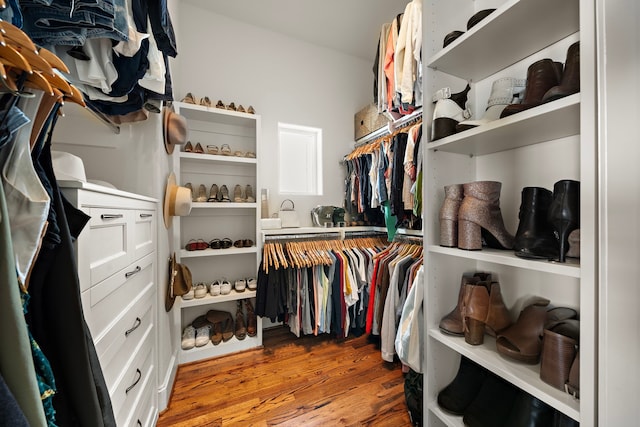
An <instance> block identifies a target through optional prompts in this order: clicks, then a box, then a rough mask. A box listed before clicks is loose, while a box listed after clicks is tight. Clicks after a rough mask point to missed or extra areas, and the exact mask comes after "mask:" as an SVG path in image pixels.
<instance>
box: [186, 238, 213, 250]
mask: <svg viewBox="0 0 640 427" xmlns="http://www.w3.org/2000/svg"><path fill="white" fill-rule="evenodd" d="M208 247H209V244H208V243H207V242H205V241H204V240H202V239H197V240H196V239H191V240H189V242H187V244H186V246H185V249H186V250H188V251H202V250H204V249H207V248H208Z"/></svg>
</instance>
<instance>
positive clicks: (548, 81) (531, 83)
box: [500, 58, 562, 117]
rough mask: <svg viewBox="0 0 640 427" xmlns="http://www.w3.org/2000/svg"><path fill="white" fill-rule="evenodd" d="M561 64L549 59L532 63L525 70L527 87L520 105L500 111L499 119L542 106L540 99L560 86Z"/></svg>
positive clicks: (512, 105) (508, 106)
mask: <svg viewBox="0 0 640 427" xmlns="http://www.w3.org/2000/svg"><path fill="white" fill-rule="evenodd" d="M561 79H562V63H561V62H555V61H553V60H551V59H549V58H545V59H541V60H539V61H536V62H534V63H533V64H531V65H530V66H529V68H528V69H527V87H526V88H525V91H524V98H523V99H522V102H521V103H520V104H510V105H507V106H506V107H505V109H504V110H502V113H501V114H500V117H507V116H510V115H512V114H515V113H519V112H521V111H524V110H528V109H529V108H533V107H537V106H538V105H540V104H542V97H543V96H544V94H545V93H547V91H548V90H549V89H551V88H552V87H554V86H558V85H559V84H560V80H561Z"/></svg>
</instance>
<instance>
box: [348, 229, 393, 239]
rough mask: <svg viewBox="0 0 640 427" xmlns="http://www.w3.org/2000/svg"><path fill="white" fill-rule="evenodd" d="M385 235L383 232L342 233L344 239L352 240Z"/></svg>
mask: <svg viewBox="0 0 640 427" xmlns="http://www.w3.org/2000/svg"><path fill="white" fill-rule="evenodd" d="M386 234H387V233H385V232H384V231H375V230H372V231H345V232H344V237H345V238H352V237H380V236H383V235H386Z"/></svg>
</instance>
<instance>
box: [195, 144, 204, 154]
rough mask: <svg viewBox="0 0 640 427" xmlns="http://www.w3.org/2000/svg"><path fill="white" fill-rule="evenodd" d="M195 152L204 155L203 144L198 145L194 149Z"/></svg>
mask: <svg viewBox="0 0 640 427" xmlns="http://www.w3.org/2000/svg"><path fill="white" fill-rule="evenodd" d="M193 152H194V153H198V154H204V148H202V144H200V143H199V142H198V143H196V146H195V147H194V149H193Z"/></svg>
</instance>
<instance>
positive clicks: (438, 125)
mask: <svg viewBox="0 0 640 427" xmlns="http://www.w3.org/2000/svg"><path fill="white" fill-rule="evenodd" d="M470 90H471V86H469V85H468V84H467V87H466V88H465V89H464V90H463V91H462V92H458V93H454V94H452V93H451V89H450V88H448V87H446V88H443V89H440V90H439V91H438V92H436V93H435V95H433V98H432V99H433V102H434V103H435V104H436V106H435V108H434V109H433V123H432V124H431V141H435V140H437V139H440V138H444V137H446V136H449V135H453V134H454V133H456V125H457V124H458V123H459V122H461V121H463V120H466V119H468V118H470V117H471V112H470V111H469V109H467V108H466V104H467V94H468V93H469V91H470Z"/></svg>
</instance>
